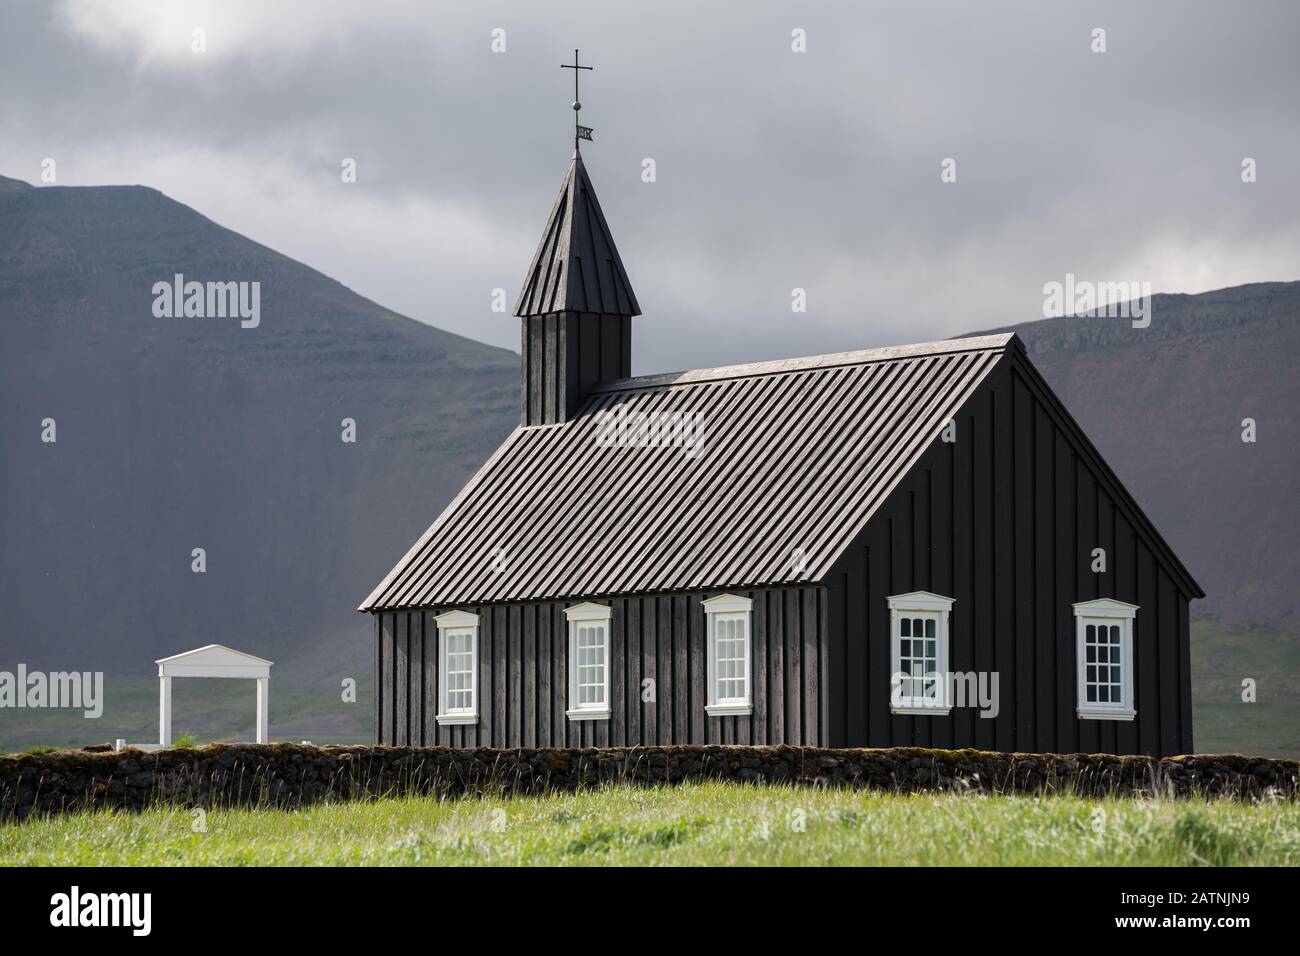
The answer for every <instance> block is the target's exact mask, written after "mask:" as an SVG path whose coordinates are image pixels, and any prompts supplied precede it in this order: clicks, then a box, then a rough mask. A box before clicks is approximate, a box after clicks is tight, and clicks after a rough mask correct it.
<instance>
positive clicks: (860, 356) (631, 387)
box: [591, 332, 1019, 394]
mask: <svg viewBox="0 0 1300 956" xmlns="http://www.w3.org/2000/svg"><path fill="white" fill-rule="evenodd" d="M1013 341H1014V342H1019V338H1018V337H1017V336H1016V333H1014V332H1004V333H1000V334H997V335H980V336H970V337H966V338H959V339H939V340H936V341H934V342H917V343H915V344H912V345H887V346H882V347H879V348H874V349H856V350H854V351H849V352H828V353H825V354H823V355H808V356H803V357H800V358H788V359H775V360H772V361H769V362H749V363H746V364H742V365H720V366H717V367H715V368H697V369H690V370H687V371H684V372H658V373H655V374H653V375H634V376H632V377H631V378H619V379H613V380H612V381H608V382H601V383H599V384H598V385H596V386H595V387H593V388H592V390H591V391H592V394H599V393H604V392H626V391H635V390H637V389H642V388H658V387H660V386H664V385H692V384H697V383H699V382H718V381H725V380H727V379H733V378H753V377H757V376H760V375H776V374H779V373H781V372H803V371H809V370H812V369H819V368H834V367H835V366H840V365H866V364H869V363H871V362H889V361H893V360H895V359H902V358H915V357H918V356H923V355H950V354H954V353H957V352H982V351H989V350H1003V349H1006V348H1007V346H1009V345H1010V344H1011V343H1012V342H1013Z"/></svg>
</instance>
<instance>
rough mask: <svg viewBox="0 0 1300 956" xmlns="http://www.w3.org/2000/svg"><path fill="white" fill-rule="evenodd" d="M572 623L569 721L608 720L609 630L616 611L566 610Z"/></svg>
mask: <svg viewBox="0 0 1300 956" xmlns="http://www.w3.org/2000/svg"><path fill="white" fill-rule="evenodd" d="M564 615H565V617H567V618H568V620H569V709H568V711H567V712H566V713H567V714H568V716H569V719H570V720H604V719H606V718H608V717H609V713H610V710H609V629H610V620H611V618H612V617H613V615H614V609H613V608H610V607H606V606H604V605H602V604H579V605H576V606H575V607H571V608H568V609H566V610H565V612H564Z"/></svg>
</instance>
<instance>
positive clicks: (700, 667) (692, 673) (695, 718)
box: [673, 594, 705, 744]
mask: <svg viewBox="0 0 1300 956" xmlns="http://www.w3.org/2000/svg"><path fill="white" fill-rule="evenodd" d="M703 600H704V599H703V598H702V597H701V596H700V595H698V594H692V595H690V596H689V597H676V598H674V599H673V628H674V630H675V629H676V628H678V627H679V626H680V627H681V628H682V630H683V632H684V633H685V635H686V647H685V648H684V653H683V656H684V657H685V658H686V660H687V665H688V671H689V681H690V684H689V686H690V693H689V696H688V697H687V712H688V714H689V718H688V719H689V720H690V724H691V737H690V742H691V743H693V744H702V743H704V733H705V712H704V703H705V696H704V682H705V664H704V653H705V647H704V645H705V640H704V604H703Z"/></svg>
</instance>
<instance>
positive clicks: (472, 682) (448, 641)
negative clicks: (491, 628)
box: [433, 611, 478, 726]
mask: <svg viewBox="0 0 1300 956" xmlns="http://www.w3.org/2000/svg"><path fill="white" fill-rule="evenodd" d="M433 620H434V622H435V623H436V624H437V625H438V715H437V721H438V723H439V724H440V725H444V726H445V725H447V724H476V723H478V615H477V614H470V613H469V612H467V611H448V612H447V613H445V614H439V615H438V616H437V617H435V618H434V619H433Z"/></svg>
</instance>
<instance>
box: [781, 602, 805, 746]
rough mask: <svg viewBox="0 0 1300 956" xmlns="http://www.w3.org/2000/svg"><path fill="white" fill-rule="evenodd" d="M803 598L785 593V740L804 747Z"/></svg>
mask: <svg viewBox="0 0 1300 956" xmlns="http://www.w3.org/2000/svg"><path fill="white" fill-rule="evenodd" d="M802 597H803V595H802V594H801V593H800V592H799V591H798V590H797V589H794V588H791V589H789V590H787V591H786V592H785V675H784V683H785V739H786V742H787V743H791V744H800V743H803V714H802V713H801V711H802V707H801V704H802V697H803V690H804V687H803V627H802V625H803V622H802V620H801V618H800V614H801V606H800V605H801V603H802Z"/></svg>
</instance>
